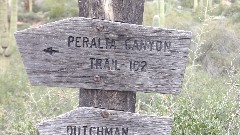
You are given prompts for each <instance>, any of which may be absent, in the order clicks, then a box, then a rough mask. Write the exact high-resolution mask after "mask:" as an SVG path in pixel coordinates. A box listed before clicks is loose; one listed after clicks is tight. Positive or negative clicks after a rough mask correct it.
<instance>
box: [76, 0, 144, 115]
mask: <svg viewBox="0 0 240 135" xmlns="http://www.w3.org/2000/svg"><path fill="white" fill-rule="evenodd" d="M78 2H79V3H78V4H79V16H80V17H90V18H98V19H105V20H112V21H118V22H126V23H132V24H142V21H143V8H144V0H79V1H78ZM79 102H80V103H79V106H80V107H83V106H86V107H97V108H105V109H109V110H121V111H128V112H135V103H136V93H135V92H123V91H104V90H88V89H80V100H79Z"/></svg>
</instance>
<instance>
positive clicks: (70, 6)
mask: <svg viewBox="0 0 240 135" xmlns="http://www.w3.org/2000/svg"><path fill="white" fill-rule="evenodd" d="M77 2H78V1H74V0H58V1H56V0H44V3H45V4H44V5H46V6H45V7H44V10H45V11H46V12H48V14H47V16H48V17H49V18H50V19H53V20H56V19H60V18H63V17H67V16H68V17H70V16H78V4H77Z"/></svg>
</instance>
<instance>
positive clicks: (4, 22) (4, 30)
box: [0, 0, 9, 51]
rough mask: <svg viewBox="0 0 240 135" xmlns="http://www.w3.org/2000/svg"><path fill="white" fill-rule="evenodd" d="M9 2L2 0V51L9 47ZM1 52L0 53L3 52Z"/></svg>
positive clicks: (0, 39)
mask: <svg viewBox="0 0 240 135" xmlns="http://www.w3.org/2000/svg"><path fill="white" fill-rule="evenodd" d="M7 7H8V3H7V0H0V41H1V42H0V47H1V50H2V49H3V48H7V47H8V37H9V29H8V21H7ZM1 50H0V51H1Z"/></svg>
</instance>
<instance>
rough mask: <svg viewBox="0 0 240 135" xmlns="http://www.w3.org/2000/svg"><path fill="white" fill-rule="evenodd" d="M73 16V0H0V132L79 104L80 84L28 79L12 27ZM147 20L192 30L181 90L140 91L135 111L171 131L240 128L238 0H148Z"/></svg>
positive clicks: (234, 134)
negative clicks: (166, 121)
mask: <svg viewBox="0 0 240 135" xmlns="http://www.w3.org/2000/svg"><path fill="white" fill-rule="evenodd" d="M74 16H78V5H77V0H0V135H5V134H11V135H12V134H21V135H22V134H23V135H25V134H26V135H29V134H38V133H37V130H36V127H35V125H36V123H38V122H40V121H43V120H46V119H49V118H53V117H55V116H58V115H60V114H62V113H64V112H67V111H70V110H72V109H73V108H76V107H77V106H78V89H68V88H49V87H33V86H31V85H30V84H29V81H28V78H27V74H26V72H25V69H24V65H23V62H22V59H21V57H20V54H19V52H18V50H17V47H16V43H15V39H14V36H13V34H14V32H15V31H16V30H22V29H25V28H29V27H37V26H39V25H41V24H44V23H47V22H51V21H56V20H59V19H62V18H67V17H74ZM143 25H145V26H154V27H162V28H169V29H181V30H189V31H192V32H193V39H192V44H191V47H190V54H189V62H188V65H187V67H186V73H185V80H184V85H183V90H182V93H181V94H180V95H162V94H155V93H153V94H144V93H138V94H137V104H136V108H137V112H140V113H145V114H155V115H159V116H162V115H169V116H171V117H173V118H174V125H173V132H172V134H176V135H178V134H182V135H185V134H186V135H188V134H190V135H194V134H197V135H199V134H202V135H208V134H214V135H215V134H216V135H218V134H219V135H222V134H228V135H238V134H240V122H239V121H240V90H239V88H240V71H239V68H240V42H239V41H240V1H239V0H146V1H145V9H144V21H143Z"/></svg>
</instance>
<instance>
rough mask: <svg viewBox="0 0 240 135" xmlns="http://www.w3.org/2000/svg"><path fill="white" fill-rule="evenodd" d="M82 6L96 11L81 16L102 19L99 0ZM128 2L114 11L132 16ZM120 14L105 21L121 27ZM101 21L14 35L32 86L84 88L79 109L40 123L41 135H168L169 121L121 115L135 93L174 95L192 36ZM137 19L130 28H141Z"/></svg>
mask: <svg viewBox="0 0 240 135" xmlns="http://www.w3.org/2000/svg"><path fill="white" fill-rule="evenodd" d="M114 1H115V0H114ZM133 1H135V0H133ZM133 1H132V2H133ZM81 2H84V1H79V6H80V7H82V8H80V11H81V9H82V10H83V11H86V10H87V9H88V10H89V11H92V12H93V11H94V12H93V13H92V14H91V15H89V14H88V15H87V14H86V16H91V17H93V18H100V19H106V18H101V15H103V14H104V13H105V14H104V17H106V16H108V15H107V14H106V12H101V11H106V9H105V8H106V7H105V8H104V9H105V10H102V7H101V6H96V8H97V7H98V8H99V9H94V10H92V7H91V6H93V5H95V4H99V3H98V2H100V1H95V2H97V3H95V4H94V2H93V3H89V2H86V3H81ZM115 2H117V1H115ZM118 2H119V1H118ZM129 2H131V1H129ZM135 2H136V3H135V4H137V3H138V4H139V2H143V1H135ZM127 3H128V2H126V3H124V2H123V3H122V5H121V3H120V5H121V7H122V8H126V10H129V12H130V11H132V9H131V8H129V5H126V4H127ZM105 4H106V3H105ZM115 4H116V3H115ZM128 4H130V3H128ZM142 4H143V3H142ZM110 5H112V6H113V3H112V4H110ZM133 5H134V4H133V3H132V5H131V6H133ZM135 6H137V5H135ZM141 6H143V5H141V4H140V7H141ZM85 8H86V9H85ZM109 8H110V9H111V6H110V7H108V8H107V9H109ZM115 8H117V9H118V7H115ZM115 8H113V9H115ZM122 8H120V9H118V10H114V11H115V12H116V14H115V15H117V13H120V11H122V12H126V10H123V9H122ZM90 9H91V10H90ZM133 9H138V8H133ZM140 9H141V8H140ZM96 11H97V12H96ZM118 11H119V12H118ZM115 12H114V13H115ZM126 13H127V12H126ZM126 13H125V14H126ZM134 13H137V12H134ZM80 14H81V12H80ZM125 14H118V15H117V16H115V15H114V14H109V16H110V17H113V18H114V19H112V20H118V21H119V20H121V21H124V22H125V21H126V20H127V21H128V19H126V18H131V17H126V18H124V17H125V16H124V15H125ZM95 15H96V16H97V17H96V16H95ZM141 17H142V15H141ZM141 17H140V18H141ZM133 18H135V17H133ZM100 19H91V18H83V17H75V18H69V19H64V20H60V21H57V22H53V23H48V24H45V25H42V26H40V27H38V28H31V29H26V30H23V31H19V32H17V33H16V35H15V37H16V40H17V44H18V47H19V51H20V53H21V55H22V58H23V61H24V64H25V67H26V70H27V73H28V76H29V80H30V82H31V84H32V85H44V86H57V87H75V88H82V89H81V91H80V106H81V108H79V109H76V110H73V111H71V112H69V113H66V114H63V115H61V116H59V117H57V118H55V119H52V120H49V121H46V122H43V123H40V124H39V125H38V129H39V132H40V134H43V135H45V134H46V135H50V134H51V135H52V134H57V135H59V134H70V135H88V134H89V135H95V134H96V135H115V134H116V135H118V134H119V135H120V134H122V135H125V134H126V135H139V134H142V135H146V134H149V135H153V134H170V132H171V123H172V120H171V118H168V117H154V116H144V115H139V114H134V113H127V111H129V112H134V111H135V96H136V95H135V92H137V91H142V92H158V93H163V94H178V93H180V91H181V87H182V81H183V75H184V70H185V65H186V62H187V55H188V47H189V45H190V42H191V32H185V31H177V30H167V29H161V28H153V27H144V26H141V25H136V24H128V23H120V22H112V21H107V20H100ZM109 19H111V18H109ZM124 19H126V20H124ZM138 19H139V18H137V19H136V20H133V21H129V22H140V21H139V20H138ZM83 106H85V107H83ZM91 107H95V108H96V107H97V108H104V109H94V108H91ZM110 110H112V111H110ZM114 110H118V111H114ZM119 110H121V111H119ZM122 111H125V112H122Z"/></svg>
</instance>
